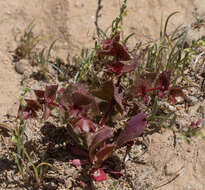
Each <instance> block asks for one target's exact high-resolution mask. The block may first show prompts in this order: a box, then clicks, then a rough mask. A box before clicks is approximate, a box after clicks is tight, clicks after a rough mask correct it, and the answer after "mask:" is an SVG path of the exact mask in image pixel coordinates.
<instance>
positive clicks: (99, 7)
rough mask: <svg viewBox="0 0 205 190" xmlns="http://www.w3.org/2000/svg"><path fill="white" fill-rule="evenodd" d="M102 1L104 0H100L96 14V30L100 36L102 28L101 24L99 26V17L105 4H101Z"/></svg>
mask: <svg viewBox="0 0 205 190" xmlns="http://www.w3.org/2000/svg"><path fill="white" fill-rule="evenodd" d="M101 2H102V0H98V7H97V10H96V14H95V27H96V31H97V35H98V36H99V33H100V29H99V26H98V19H99V17H100V16H101V15H100V10H101V9H102V8H103V6H102V5H101Z"/></svg>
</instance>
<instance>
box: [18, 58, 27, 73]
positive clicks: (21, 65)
mask: <svg viewBox="0 0 205 190" xmlns="http://www.w3.org/2000/svg"><path fill="white" fill-rule="evenodd" d="M28 64H29V60H27V59H21V60H20V61H19V62H16V63H15V70H16V72H17V73H19V74H21V75H23V74H24V71H25V66H27V65H28Z"/></svg>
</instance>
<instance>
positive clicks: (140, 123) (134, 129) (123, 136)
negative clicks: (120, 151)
mask: <svg viewBox="0 0 205 190" xmlns="http://www.w3.org/2000/svg"><path fill="white" fill-rule="evenodd" d="M146 118H147V116H146V115H145V114H144V113H139V114H137V115H136V116H134V117H132V118H131V119H130V120H129V121H128V123H127V125H126V127H125V129H124V130H123V131H122V132H121V133H120V135H119V137H118V139H117V145H118V147H120V146H122V145H123V144H125V143H127V142H128V141H131V140H133V139H134V138H136V137H138V136H140V135H141V134H142V133H143V132H144V130H145V127H146V125H147V122H146Z"/></svg>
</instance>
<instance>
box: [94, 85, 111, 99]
mask: <svg viewBox="0 0 205 190" xmlns="http://www.w3.org/2000/svg"><path fill="white" fill-rule="evenodd" d="M92 94H93V95H94V96H96V97H98V98H100V99H102V100H105V101H108V102H110V101H111V99H112V98H113V96H114V85H113V82H112V81H107V82H105V83H104V84H103V85H102V87H101V88H99V89H98V90H93V91H92Z"/></svg>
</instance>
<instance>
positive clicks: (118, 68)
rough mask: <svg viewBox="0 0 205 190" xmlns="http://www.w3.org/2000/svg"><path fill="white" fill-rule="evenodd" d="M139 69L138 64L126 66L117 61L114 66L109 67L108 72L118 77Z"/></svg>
mask: <svg viewBox="0 0 205 190" xmlns="http://www.w3.org/2000/svg"><path fill="white" fill-rule="evenodd" d="M136 67H137V64H136V63H134V64H131V65H125V64H123V63H122V62H120V61H116V62H114V63H112V65H110V66H108V70H110V71H112V72H113V73H116V74H118V75H122V74H123V73H127V72H131V71H134V70H135V69H136Z"/></svg>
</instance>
